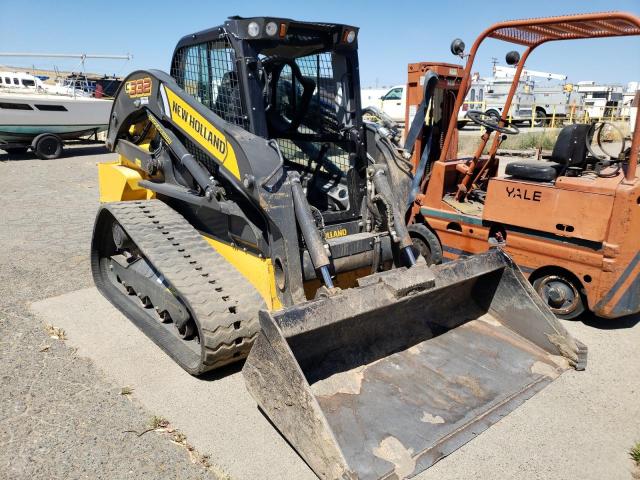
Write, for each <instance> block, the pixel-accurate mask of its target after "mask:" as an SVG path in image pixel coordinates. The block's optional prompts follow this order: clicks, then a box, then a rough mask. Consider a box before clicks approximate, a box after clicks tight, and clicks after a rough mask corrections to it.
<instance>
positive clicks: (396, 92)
mask: <svg viewBox="0 0 640 480" xmlns="http://www.w3.org/2000/svg"><path fill="white" fill-rule="evenodd" d="M383 100H402V88H392V89H391V90H389V92H387V94H386V95H385V96H384V97H383Z"/></svg>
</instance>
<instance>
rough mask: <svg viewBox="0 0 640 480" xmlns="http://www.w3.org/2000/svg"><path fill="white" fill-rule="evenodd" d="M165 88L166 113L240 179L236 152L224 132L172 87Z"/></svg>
mask: <svg viewBox="0 0 640 480" xmlns="http://www.w3.org/2000/svg"><path fill="white" fill-rule="evenodd" d="M164 89H165V92H166V94H167V100H168V101H169V112H166V113H167V114H168V115H169V116H170V117H171V120H173V121H174V122H175V124H176V125H178V127H180V128H181V129H182V130H184V131H185V132H186V133H187V134H189V135H190V136H191V137H192V138H193V139H194V140H195V141H196V142H197V143H198V144H199V145H200V146H201V147H202V148H203V149H204V150H206V151H207V152H209V153H210V154H211V155H213V156H214V157H215V159H216V160H218V161H219V162H220V163H221V164H222V166H223V167H224V168H226V169H227V170H228V171H229V172H231V173H232V174H233V176H235V177H236V178H237V179H238V180H239V179H240V170H239V169H238V161H237V160H236V155H235V152H234V151H233V148H232V147H231V145H230V144H229V142H227V139H226V138H225V136H224V135H223V134H222V132H220V131H219V130H218V129H217V128H216V127H214V126H213V125H212V124H211V123H210V122H209V121H208V120H207V119H205V118H204V117H203V116H202V115H200V114H199V113H198V112H196V111H195V109H193V108H192V107H191V106H189V104H187V103H186V102H185V101H184V100H182V99H181V98H180V97H179V96H178V95H177V94H176V93H174V92H173V91H171V89H170V88H167V87H164Z"/></svg>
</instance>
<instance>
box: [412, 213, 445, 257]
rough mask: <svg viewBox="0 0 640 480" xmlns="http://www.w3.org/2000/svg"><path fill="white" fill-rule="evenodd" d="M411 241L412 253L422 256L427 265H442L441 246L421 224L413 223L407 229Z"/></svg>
mask: <svg viewBox="0 0 640 480" xmlns="http://www.w3.org/2000/svg"><path fill="white" fill-rule="evenodd" d="M407 229H408V230H409V236H410V237H411V240H413V253H414V255H415V256H416V257H417V256H418V255H422V256H423V257H424V259H425V260H426V262H427V265H434V264H435V265H437V264H439V263H442V246H441V245H440V240H438V237H436V235H435V234H434V233H433V232H432V231H431V230H429V229H428V228H427V227H426V226H425V225H423V224H422V223H413V224H411V225H409V226H408V227H407Z"/></svg>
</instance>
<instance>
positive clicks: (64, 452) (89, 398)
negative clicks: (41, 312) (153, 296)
mask: <svg viewBox="0 0 640 480" xmlns="http://www.w3.org/2000/svg"><path fill="white" fill-rule="evenodd" d="M71 154H73V155H74V156H73V157H71ZM110 157H111V154H105V150H104V149H102V148H96V147H74V148H70V149H69V150H68V151H67V157H66V158H61V159H58V160H53V161H41V160H34V159H32V158H31V157H30V156H28V155H25V156H23V157H20V158H19V159H16V161H11V160H9V158H8V156H7V155H6V154H3V153H0V245H2V248H1V249H0V381H1V384H2V390H1V393H0V478H3V479H4V478H11V479H22V478H29V479H37V478H46V479H51V478H56V479H57V478H65V479H66V478H91V479H94V478H118V479H120V478H137V479H140V478H145V479H146V478H181V479H196V478H216V476H215V475H214V474H213V472H211V471H210V470H207V469H205V468H204V467H203V466H202V465H200V464H197V463H192V462H191V461H189V457H188V454H187V451H186V450H185V449H184V448H183V447H180V446H178V445H176V444H174V443H172V442H171V441H170V437H169V436H168V435H161V434H158V433H155V432H150V433H147V434H145V435H143V436H141V437H138V436H137V435H135V434H133V433H123V432H124V431H125V430H136V431H142V430H144V429H145V428H147V427H146V426H147V424H148V423H149V420H150V418H151V417H152V415H153V413H154V412H149V411H145V410H144V409H143V408H142V407H141V406H140V405H139V404H137V402H136V401H135V400H131V399H130V398H129V397H126V396H122V395H120V388H118V386H116V385H113V384H111V383H109V382H108V381H107V380H106V379H105V378H104V377H103V375H102V374H101V373H100V372H98V371H97V370H96V368H95V366H94V365H93V364H92V362H91V361H90V360H87V359H84V358H81V357H78V356H77V355H75V351H74V350H72V349H71V348H68V347H67V346H66V345H65V344H64V342H63V341H61V340H56V339H51V338H49V336H48V335H47V334H46V332H45V328H44V325H43V324H42V323H41V322H40V320H38V319H36V318H35V317H34V316H32V314H30V313H29V310H28V308H27V305H28V304H29V303H31V302H33V301H35V300H39V299H44V298H47V297H50V296H53V295H59V294H62V293H65V292H70V291H73V290H77V289H79V288H85V287H89V286H91V285H92V280H91V275H90V270H89V258H88V257H89V255H88V254H89V241H90V237H91V228H90V226H91V225H92V223H93V217H94V215H95V211H96V208H97V204H98V190H97V181H96V176H97V169H96V167H95V165H96V163H97V162H98V161H104V160H106V159H108V158H110ZM47 347H48V348H47Z"/></svg>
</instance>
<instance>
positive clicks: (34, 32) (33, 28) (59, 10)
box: [0, 0, 640, 86]
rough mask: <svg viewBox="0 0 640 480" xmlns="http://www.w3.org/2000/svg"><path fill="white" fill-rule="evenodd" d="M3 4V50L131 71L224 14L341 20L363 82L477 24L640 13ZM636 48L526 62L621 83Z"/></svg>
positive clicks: (329, 1) (620, 45)
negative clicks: (353, 33) (109, 56)
mask: <svg viewBox="0 0 640 480" xmlns="http://www.w3.org/2000/svg"><path fill="white" fill-rule="evenodd" d="M1 2H2V6H1V7H0V51H4V52H9V51H22V52H36V51H37V52H56V53H75V52H86V53H117V54H121V53H131V54H133V56H134V58H133V60H132V61H129V62H126V63H124V62H122V61H98V60H94V61H89V62H88V63H87V70H89V71H96V72H100V73H104V72H107V73H117V74H121V75H122V74H126V73H128V72H129V71H131V70H134V69H137V68H159V69H162V70H167V69H168V65H169V62H170V59H171V58H170V57H171V53H172V52H173V47H174V45H175V43H176V41H177V40H178V39H179V38H180V37H181V36H182V35H185V34H188V33H191V32H195V31H198V30H202V29H205V28H209V27H212V26H215V25H218V24H220V23H222V22H223V21H224V19H225V18H226V17H227V16H230V15H241V16H259V15H270V16H282V17H289V18H295V19H299V20H309V21H324V22H336V23H348V24H352V25H356V26H359V27H360V29H361V30H360V36H359V45H360V65H361V78H362V84H363V86H374V85H375V84H376V83H377V84H378V85H380V86H382V85H390V84H396V83H404V82H405V81H406V67H407V64H408V63H409V62H416V61H421V60H431V61H446V62H452V63H455V62H456V60H457V59H456V58H455V57H453V56H452V55H451V54H450V53H449V44H450V42H451V40H452V39H453V38H455V37H460V38H462V39H463V40H464V41H465V43H466V44H467V46H468V48H469V47H470V46H471V44H472V43H473V40H474V39H475V37H476V36H477V35H478V34H479V33H480V32H481V31H482V30H484V29H485V28H486V27H488V26H489V25H490V24H491V23H493V22H496V21H499V20H508V19H517V18H528V17H539V16H549V15H559V14H568V13H579V12H596V11H611V10H624V11H629V12H632V13H635V14H636V15H640V0H610V1H600V0H598V1H591V0H590V1H586V0H583V1H576V0H553V1H551V0H534V1H526V2H525V1H514V0H508V1H502V0H500V1H498V0H485V1H482V2H480V1H471V0H456V1H451V2H442V1H438V2H430V1H428V0H422V1H417V0H393V1H389V0H387V1H364V0H351V1H349V0H321V1H303V0H298V1H297V2H286V1H279V0H272V1H256V0H227V1H224V2H223V1H220V0H216V1H206V0H200V1H192V0H173V1H170V2H164V1H162V0H157V1H155V2H151V1H145V0H133V1H131V0H128V1H120V0H107V1H105V0H102V1H99V2H98V1H93V0H84V1H82V2H77V1H69V0H58V1H50V2H46V1H36V0H32V1H26V0H25V1H21V2H9V1H8V0H1ZM483 45H484V47H482V48H481V49H480V52H479V54H478V58H477V60H476V63H475V68H474V70H479V71H480V72H481V73H482V74H488V73H489V72H490V69H491V57H497V58H498V59H499V60H500V61H501V63H503V64H504V61H503V60H504V54H505V53H506V52H507V51H508V50H510V49H511V48H510V46H509V45H508V44H505V43H503V42H498V41H494V40H490V41H488V42H485V44H483ZM639 52H640V37H635V38H634V37H627V38H615V39H605V40H579V41H573V42H559V43H556V44H553V43H551V44H547V45H543V46H542V47H540V48H539V49H538V50H537V51H536V52H534V53H533V54H532V56H531V58H530V59H529V62H528V67H529V68H531V69H535V70H543V71H549V72H556V73H565V74H568V75H569V79H570V81H574V82H575V81H579V80H596V81H602V82H617V83H626V82H628V81H631V80H640V54H639ZM0 64H11V65H20V66H30V65H33V64H35V65H36V66H38V67H41V68H51V67H52V66H53V65H54V64H55V65H57V66H58V67H59V68H61V69H72V68H77V65H78V62H77V61H68V60H63V61H61V60H59V59H55V60H53V59H27V60H22V59H20V60H19V59H9V58H0Z"/></svg>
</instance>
